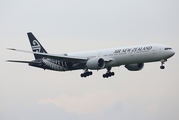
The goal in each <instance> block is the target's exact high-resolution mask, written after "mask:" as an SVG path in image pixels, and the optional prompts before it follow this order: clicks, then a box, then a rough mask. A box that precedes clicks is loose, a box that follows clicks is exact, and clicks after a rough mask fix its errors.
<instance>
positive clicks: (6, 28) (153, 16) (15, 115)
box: [0, 0, 179, 120]
mask: <svg viewBox="0 0 179 120" xmlns="http://www.w3.org/2000/svg"><path fill="white" fill-rule="evenodd" d="M178 6H179V1H177V0H170V1H169V0H145V1H144V0H135V1H134V0H118V1H117V0H90V1H85V0H75V1H74V0H53V1H52V0H45V1H44V0H31V1H29V0H8V1H7V0H0V42H1V44H0V48H1V50H0V54H1V57H0V66H1V67H0V72H1V75H0V119H1V120H24V119H26V120H32V119H33V120H49V119H53V120H59V119H63V120H84V119H85V120H91V119H93V120H109V119H110V120H111V119H113V120H119V119H120V120H131V119H132V120H151V119H152V120H159V119H162V120H178V119H179V114H178V112H179V104H178V101H179V88H178V85H179V75H178V70H179V65H178V61H179V56H178V52H179V48H178V45H179V42H178V41H179V23H178V21H179V7H178ZM27 32H33V33H34V35H35V36H36V37H37V39H38V40H39V41H40V42H41V44H42V45H43V46H44V47H45V49H46V50H47V51H48V52H49V53H56V54H61V53H72V52H80V51H86V50H96V49H105V48H112V47H123V46H130V45H140V44H149V43H160V44H165V45H169V46H171V47H172V48H173V49H174V50H175V52H176V54H175V55H174V56H173V57H172V58H171V59H168V62H167V63H166V64H165V66H166V69H165V70H160V69H159V67H160V64H161V63H160V62H156V63H147V64H145V66H144V69H143V70H141V71H137V72H130V71H128V70H127V69H126V68H124V67H123V66H120V67H116V68H112V71H114V72H115V73H116V75H115V76H114V77H111V78H109V79H103V78H102V74H104V73H105V72H106V70H100V71H98V72H97V71H93V76H90V77H88V78H86V79H82V78H81V77H80V74H81V73H82V72H83V71H82V70H78V71H72V72H55V71H48V70H46V71H44V70H42V69H38V68H33V67H29V66H28V65H26V64H16V63H6V62H5V60H7V59H17V60H33V59H34V57H33V55H32V54H26V53H19V52H13V51H8V50H6V48H9V47H12V48H18V49H22V50H31V48H30V44H29V41H28V38H27V35H26V33H27Z"/></svg>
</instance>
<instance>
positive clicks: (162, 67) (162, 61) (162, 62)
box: [160, 60, 167, 69]
mask: <svg viewBox="0 0 179 120" xmlns="http://www.w3.org/2000/svg"><path fill="white" fill-rule="evenodd" d="M164 62H167V60H161V66H160V69H165V66H163V64H164Z"/></svg>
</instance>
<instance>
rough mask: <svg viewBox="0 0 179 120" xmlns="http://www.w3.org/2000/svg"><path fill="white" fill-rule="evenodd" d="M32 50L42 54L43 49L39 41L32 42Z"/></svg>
mask: <svg viewBox="0 0 179 120" xmlns="http://www.w3.org/2000/svg"><path fill="white" fill-rule="evenodd" d="M32 50H33V51H34V52H40V50H41V47H40V44H39V43H38V42H37V40H33V41H32Z"/></svg>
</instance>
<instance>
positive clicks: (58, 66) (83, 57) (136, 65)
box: [7, 32, 175, 78]
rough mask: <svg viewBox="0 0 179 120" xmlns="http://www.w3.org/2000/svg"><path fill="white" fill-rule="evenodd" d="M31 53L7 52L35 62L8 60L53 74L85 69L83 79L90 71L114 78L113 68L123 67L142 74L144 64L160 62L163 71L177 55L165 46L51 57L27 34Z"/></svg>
mask: <svg viewBox="0 0 179 120" xmlns="http://www.w3.org/2000/svg"><path fill="white" fill-rule="evenodd" d="M27 35H28V38H29V41H30V45H31V48H32V51H24V50H18V49H13V48H8V49H9V50H13V51H20V52H26V53H31V54H34V57H35V60H33V61H19V60H7V62H18V63H28V64H29V66H33V67H38V68H42V69H44V70H45V69H48V70H54V71H72V70H80V69H83V70H84V72H83V73H82V74H81V75H80V76H81V77H87V76H90V75H92V74H93V73H92V71H89V69H90V70H101V69H107V72H106V73H105V74H103V75H102V77H103V78H108V77H111V76H114V75H115V73H114V72H111V68H112V67H118V66H121V65H124V66H125V67H126V68H127V69H128V70H129V71H139V70H142V69H143V67H144V63H148V62H157V61H160V62H161V66H160V69H164V68H165V66H164V65H163V64H164V62H166V61H167V59H168V58H170V57H172V56H173V55H174V54H175V51H174V50H172V48H171V47H169V46H166V45H162V44H147V45H138V46H129V47H119V48H111V49H102V50H93V51H85V52H76V53H69V54H59V55H57V54H49V53H47V51H46V50H45V49H44V47H43V46H42V45H41V44H40V42H39V41H38V40H37V39H36V37H35V36H34V35H33V34H32V33H31V32H28V33H27Z"/></svg>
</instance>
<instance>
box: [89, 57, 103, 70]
mask: <svg viewBox="0 0 179 120" xmlns="http://www.w3.org/2000/svg"><path fill="white" fill-rule="evenodd" d="M86 66H87V68H88V69H92V70H99V69H102V68H104V66H105V62H104V59H102V58H91V59H89V60H88V61H87V62H86Z"/></svg>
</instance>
